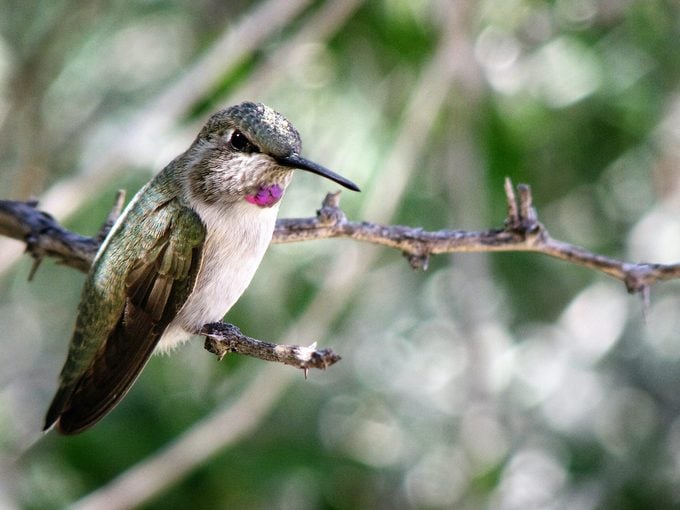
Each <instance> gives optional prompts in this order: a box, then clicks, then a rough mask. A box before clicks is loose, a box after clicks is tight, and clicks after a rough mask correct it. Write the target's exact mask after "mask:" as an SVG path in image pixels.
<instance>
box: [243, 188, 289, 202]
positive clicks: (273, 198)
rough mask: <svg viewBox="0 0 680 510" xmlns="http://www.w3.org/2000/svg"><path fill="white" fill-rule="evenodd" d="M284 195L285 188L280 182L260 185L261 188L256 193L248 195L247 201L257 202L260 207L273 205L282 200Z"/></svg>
mask: <svg viewBox="0 0 680 510" xmlns="http://www.w3.org/2000/svg"><path fill="white" fill-rule="evenodd" d="M282 196H283V188H281V186H279V185H278V184H268V185H266V186H260V189H259V190H258V192H257V193H255V194H254V195H246V197H245V198H246V202H249V203H251V204H255V205H257V206H260V207H271V206H273V205H274V204H276V202H278V201H279V200H281V197H282Z"/></svg>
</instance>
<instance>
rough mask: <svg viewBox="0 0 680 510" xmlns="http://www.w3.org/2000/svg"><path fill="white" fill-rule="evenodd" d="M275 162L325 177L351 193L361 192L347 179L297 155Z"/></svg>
mask: <svg viewBox="0 0 680 510" xmlns="http://www.w3.org/2000/svg"><path fill="white" fill-rule="evenodd" d="M276 161H278V162H279V164H281V165H283V166H289V167H291V168H299V169H300V170H307V171H308V172H312V173H313V174H316V175H320V176H322V177H325V178H326V179H330V180H331V181H335V182H337V183H338V184H340V185H341V186H344V187H345V188H347V189H351V190H352V191H361V190H360V189H359V186H357V185H356V184H354V183H353V182H352V181H350V180H349V179H345V178H344V177H343V176H342V175H338V174H336V173H335V172H333V171H331V170H329V169H328V168H325V167H323V166H321V165H317V164H316V163H314V162H313V161H309V160H308V159H305V158H303V157H302V156H299V155H297V154H291V155H290V156H284V157H280V158H276Z"/></svg>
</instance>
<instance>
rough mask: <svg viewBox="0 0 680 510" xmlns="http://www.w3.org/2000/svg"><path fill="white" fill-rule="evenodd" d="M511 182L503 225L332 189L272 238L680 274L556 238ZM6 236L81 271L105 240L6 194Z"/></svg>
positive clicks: (412, 255) (614, 271)
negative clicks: (397, 220) (371, 212)
mask: <svg viewBox="0 0 680 510" xmlns="http://www.w3.org/2000/svg"><path fill="white" fill-rule="evenodd" d="M507 183H509V181H506V186H505V190H506V198H507V201H508V218H506V221H505V227H504V228H500V229H491V230H484V231H466V230H438V231H434V232H432V231H426V230H423V229H421V228H417V227H408V226H402V225H381V224H377V223H370V222H366V221H362V222H356V221H349V220H348V219H347V217H346V215H345V213H344V212H343V211H342V209H340V205H339V195H338V194H329V195H328V196H327V197H326V199H325V200H324V202H323V204H322V207H321V209H319V211H317V215H316V216H315V217H311V218H295V219H280V220H278V221H277V223H276V229H275V231H274V237H273V240H272V242H273V243H291V242H300V241H310V240H314V239H329V238H338V237H344V238H350V239H355V240H357V241H364V242H367V243H372V244H378V245H382V246H386V247H389V248H394V249H396V250H399V251H401V252H402V253H403V254H404V255H405V256H406V257H407V259H408V260H409V263H410V264H411V266H412V267H414V268H418V269H426V267H427V261H428V259H429V256H430V255H438V254H443V253H458V252H468V253H469V252H489V251H531V252H536V253H543V254H544V255H549V256H551V257H555V258H558V259H562V260H565V261H567V262H571V263H573V264H578V265H581V266H584V267H587V268H590V269H594V270H597V271H601V272H603V273H605V274H607V275H609V276H612V277H614V278H617V279H618V280H621V281H622V282H624V283H625V285H626V288H627V289H628V291H629V292H631V293H643V292H644V291H645V290H646V289H647V288H648V287H649V286H651V285H653V284H654V283H656V282H659V281H664V280H672V279H677V278H680V264H656V263H631V262H625V261H622V260H619V259H614V258H611V257H606V256H604V255H598V254H596V253H592V252H590V251H588V250H586V249H584V248H581V247H579V246H575V245H572V244H569V243H565V242H563V241H559V240H557V239H553V238H552V237H551V236H550V234H549V233H548V230H547V229H546V228H545V226H543V224H541V223H540V222H539V221H538V218H537V215H536V210H535V209H534V207H533V205H532V195H531V189H530V187H529V186H527V185H523V184H520V185H518V186H517V193H515V192H514V190H513V187H512V185H511V184H510V185H508V184H507ZM117 204H119V201H118V202H117ZM116 207H118V206H116ZM115 210H116V208H114V211H115ZM0 235H4V236H7V237H10V238H13V239H18V240H20V241H24V242H25V243H26V251H27V252H28V253H30V254H31V256H32V257H34V258H35V259H36V260H41V259H42V258H43V257H55V258H57V259H58V260H59V262H60V263H62V264H65V265H67V266H70V267H74V268H76V269H79V270H81V271H87V269H88V268H89V266H90V264H91V262H92V259H93V258H94V255H95V253H96V251H97V247H98V246H99V244H100V240H99V239H98V238H92V237H84V236H80V235H78V234H75V233H73V232H71V231H69V230H66V229H65V228H64V227H62V226H61V225H59V224H58V223H57V221H56V220H55V219H54V218H52V217H51V216H50V215H49V214H47V213H45V212H42V211H40V210H38V209H36V204H35V203H34V202H14V201H7V200H0Z"/></svg>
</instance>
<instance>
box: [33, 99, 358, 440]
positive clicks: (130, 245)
mask: <svg viewBox="0 0 680 510" xmlns="http://www.w3.org/2000/svg"><path fill="white" fill-rule="evenodd" d="M300 152H301V141H300V135H299V133H298V132H297V130H296V129H295V128H294V127H293V125H292V124H291V123H290V122H289V121H288V120H287V119H286V118H285V117H284V116H283V115H281V114H280V113H278V112H276V111H275V110H273V109H272V108H270V107H268V106H266V105H263V104H261V103H252V102H244V103H241V104H238V105H235V106H231V107H229V108H226V109H223V110H220V111H218V112H217V113H215V114H213V115H212V116H211V117H210V118H209V119H208V120H207V122H206V124H205V126H204V127H203V128H202V129H201V131H200V132H199V133H198V136H197V137H196V139H195V140H194V142H193V143H192V144H191V146H190V147H189V148H188V149H187V150H186V151H185V152H184V153H182V154H180V155H179V156H177V157H176V158H175V159H174V160H173V161H172V162H170V164H168V165H167V166H166V167H165V168H164V169H163V170H162V171H161V172H160V173H158V174H157V175H156V176H155V177H154V178H153V179H152V180H151V181H150V182H149V183H147V184H146V185H145V186H144V187H143V188H142V189H141V190H140V191H139V192H138V193H137V194H136V195H135V196H134V198H133V199H132V200H131V201H130V203H129V204H128V206H127V207H126V208H125V210H124V211H123V213H122V214H121V216H120V217H119V218H118V220H117V221H116V223H115V224H114V225H113V227H112V229H111V231H110V233H109V234H108V236H107V237H106V239H105V240H104V242H103V243H102V245H101V247H100V248H99V250H98V252H97V254H96V256H95V259H94V262H93V265H92V267H91V269H90V271H89V273H88V276H87V278H86V281H85V284H84V286H83V291H82V295H81V300H80V304H79V306H78V314H77V319H76V325H75V328H74V333H73V337H72V339H71V343H70V346H69V350H68V356H67V359H66V362H65V364H64V367H63V369H62V371H61V374H60V376H59V388H58V390H57V392H56V395H55V396H54V399H53V400H52V403H51V405H50V407H49V410H48V411H47V416H46V418H45V426H44V430H49V429H50V428H52V427H56V430H57V431H59V432H60V433H62V434H77V433H80V432H82V431H84V430H86V429H88V428H89V427H91V426H92V425H94V424H95V423H97V422H98V421H99V420H100V419H102V418H103V417H104V416H105V415H106V414H107V413H108V412H109V411H111V409H113V408H114V407H115V406H116V405H117V404H118V402H120V400H121V399H122V398H123V397H124V396H125V394H126V393H127V392H128V390H129V389H130V387H131V386H132V385H133V384H134V382H135V380H136V379H137V377H138V376H139V374H140V373H141V371H142V369H143V368H144V366H145V365H146V363H147V361H148V360H149V358H150V356H151V354H152V353H153V352H154V351H168V350H170V349H172V348H173V347H175V346H177V345H179V344H181V343H182V342H184V341H185V340H187V339H188V338H189V337H191V336H192V335H197V334H199V333H200V331H201V329H202V327H203V326H204V325H205V324H208V323H211V322H216V321H219V320H221V319H222V318H223V317H224V315H225V314H226V313H227V312H228V311H229V309H230V308H231V307H232V306H233V305H234V303H235V302H236V301H237V300H238V298H239V297H240V296H241V294H242V293H243V292H244V291H245V289H246V287H247V286H248V285H249V283H250V281H251V279H252V278H253V275H254V274H255V271H256V269H257V267H258V266H259V265H260V262H261V260H262V257H263V256H264V253H265V251H266V249H267V246H268V245H269V244H270V241H271V238H272V235H273V232H274V226H275V223H276V215H277V212H278V208H279V204H280V200H281V198H282V197H283V195H284V193H285V190H286V187H287V186H288V185H289V184H290V181H291V179H292V177H293V171H294V170H295V169H299V170H306V171H308V172H312V173H315V174H317V175H320V176H323V177H326V178H328V179H330V180H332V181H335V182H336V183H338V184H340V185H342V186H344V187H345V188H348V189H351V190H354V191H359V188H358V187H357V185H356V184H354V183H353V182H351V181H350V180H348V179H346V178H344V177H342V176H341V175H338V174H336V173H334V172H332V171H331V170H329V169H327V168H324V167H323V166H321V165H318V164H316V163H314V162H312V161H310V160H308V159H305V158H303V157H302V156H301V155H300Z"/></svg>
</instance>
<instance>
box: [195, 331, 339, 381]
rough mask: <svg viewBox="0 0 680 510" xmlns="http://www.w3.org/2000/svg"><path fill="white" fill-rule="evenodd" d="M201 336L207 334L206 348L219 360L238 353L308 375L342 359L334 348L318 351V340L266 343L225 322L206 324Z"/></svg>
mask: <svg viewBox="0 0 680 510" xmlns="http://www.w3.org/2000/svg"><path fill="white" fill-rule="evenodd" d="M201 335H205V349H206V350H207V351H208V352H211V353H213V354H216V355H217V357H218V358H219V359H220V360H221V359H222V358H224V356H226V355H227V354H229V353H230V352H235V353H237V354H245V355H246V356H253V357H255V358H259V359H262V360H265V361H276V362H278V363H283V364H285V365H291V366H294V367H296V368H301V369H302V370H304V371H305V377H307V371H308V370H309V369H310V368H320V369H324V368H327V367H329V366H331V365H332V364H333V363H335V362H337V361H340V356H338V355H337V354H335V353H334V352H333V351H332V350H331V349H321V350H317V349H316V342H314V343H313V344H312V345H310V346H309V347H303V346H300V345H281V344H273V343H270V342H263V341H262V340H256V339H255V338H250V337H249V336H246V335H244V334H243V333H241V330H240V329H239V328H237V327H236V326H234V325H233V324H227V323H225V322H213V323H211V324H206V325H205V326H203V329H202V330H201Z"/></svg>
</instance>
